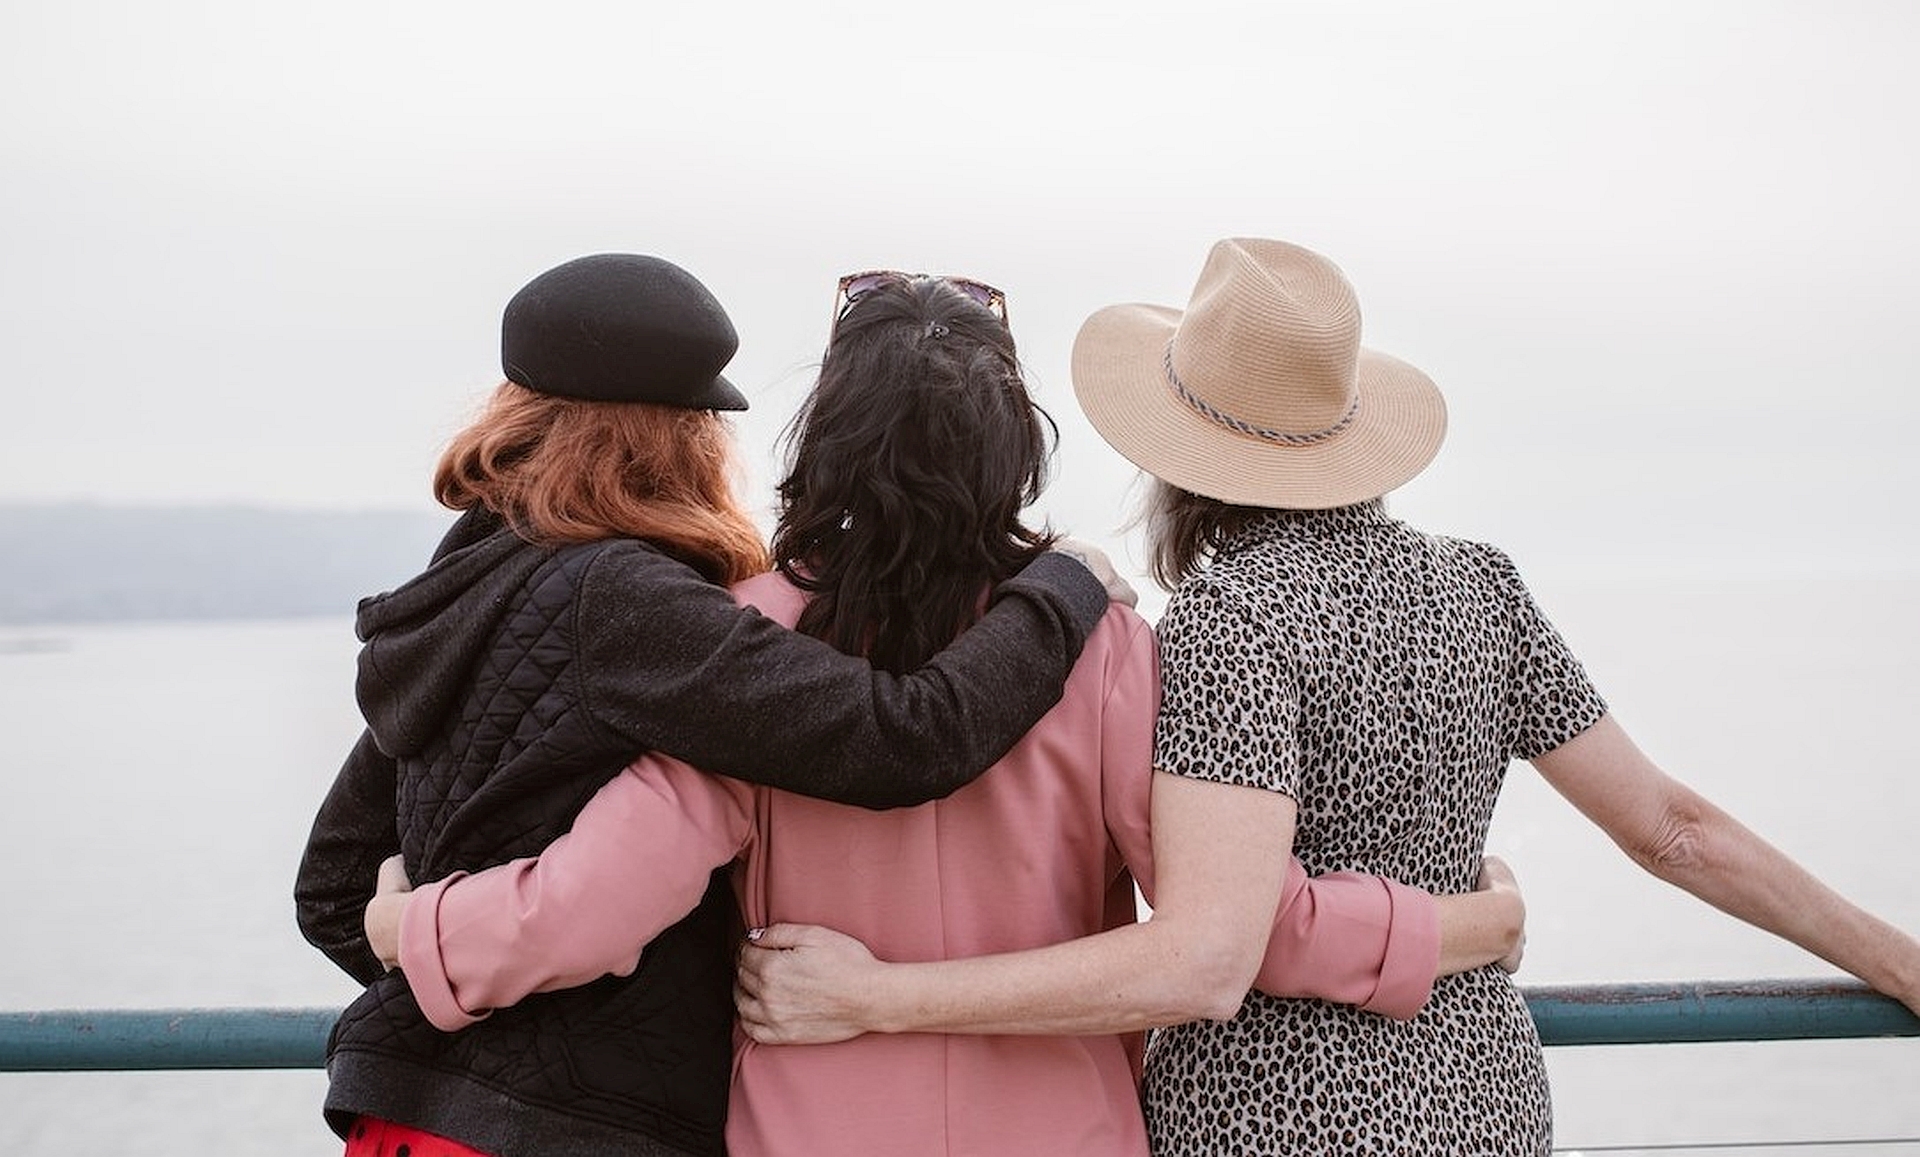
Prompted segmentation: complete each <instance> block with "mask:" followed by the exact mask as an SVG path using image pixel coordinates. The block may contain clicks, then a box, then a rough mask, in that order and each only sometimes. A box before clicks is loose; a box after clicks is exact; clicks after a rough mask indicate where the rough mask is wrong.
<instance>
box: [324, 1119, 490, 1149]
mask: <svg viewBox="0 0 1920 1157" xmlns="http://www.w3.org/2000/svg"><path fill="white" fill-rule="evenodd" d="M347 1157H487V1154H485V1153H482V1152H481V1151H480V1150H478V1149H470V1148H468V1147H467V1146H465V1145H462V1144H461V1143H460V1142H458V1141H449V1140H447V1139H446V1138H445V1137H438V1136H435V1135H434V1134H432V1133H429V1132H427V1131H426V1130H425V1129H415V1128H413V1127H412V1126H411V1125H396V1124H394V1123H393V1122H392V1121H382V1120H380V1119H379V1118H378V1117H362V1118H360V1119H359V1120H357V1121H355V1122H354V1123H353V1131H352V1132H351V1133H348V1134H347Z"/></svg>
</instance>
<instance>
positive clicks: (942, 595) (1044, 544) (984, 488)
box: [773, 278, 1059, 671]
mask: <svg viewBox="0 0 1920 1157" xmlns="http://www.w3.org/2000/svg"><path fill="white" fill-rule="evenodd" d="M1058 434H1059V431H1058V429H1057V428H1056V427H1055V426H1054V423H1053V419H1052V418H1051V417H1049V416H1048V415H1047V413H1046V412H1045V411H1044V410H1042V409H1040V407H1038V406H1036V405H1035V404H1034V403H1033V399H1032V398H1031V397H1029V396H1028V394H1027V386H1026V382H1025V380H1024V379H1023V378H1022V377H1021V373H1020V365H1019V361H1018V358H1017V356H1016V354H1015V352H1014V346H1013V335H1012V334H1011V333H1009V332H1008V330H1007V327H1006V325H1005V324H1004V323H1003V322H1002V321H1001V320H1000V318H998V317H997V316H995V315H994V314H993V313H992V312H990V311H989V310H988V309H987V308H986V307H984V306H982V305H980V304H978V303H976V302H975V301H973V300H972V299H971V298H968V297H967V296H966V295H964V294H962V293H961V292H959V291H958V290H956V289H954V288H953V287H952V286H950V285H947V284H946V283H944V282H942V281H940V280H938V279H937V278H914V279H902V280H901V281H898V282H894V283H890V284H887V285H884V286H882V287H880V288H878V289H875V290H872V291H870V292H868V293H864V294H862V295H860V297H859V298H857V299H856V300H855V301H854V302H853V303H852V304H851V305H850V306H849V307H848V308H847V310H846V313H845V314H844V315H843V316H842V317H841V318H840V321H839V324H838V325H837V326H836V328H835V331H834V335H833V338H832V341H831V342H830V344H829V345H828V347H827V352H826V356H825V358H824V359H823V361H822V363H821V367H820V378H819V381H818V382H816V383H815V385H814V387H813V391H812V393H810V394H809V395H808V396H807V400H806V401H805V403H803V404H802V406H801V407H800V411H799V413H798V414H796V415H795V416H794V418H793V421H792V422H791V423H790V424H789V425H788V427H787V430H786V432H785V434H784V435H783V439H784V441H785V443H786V446H787V455H786V459H787V470H786V477H784V478H783V479H782V480H781V482H780V485H779V494H780V519H779V523H778V525H777V526H776V527H775V528H774V534H773V558H774V565H775V566H777V567H778V568H779V569H780V571H781V573H782V574H784V575H786V576H787V577H788V578H789V579H790V580H791V581H792V582H793V583H794V584H795V585H797V586H799V587H801V588H802V589H804V590H807V591H809V592H812V595H813V597H812V599H811V600H810V601H809V602H808V604H807V608H806V610H805V612H804V613H802V614H801V616H800V621H799V623H798V624H797V626H798V629H799V630H801V631H803V632H805V633H807V634H810V635H813V636H815V637H816V638H820V639H824V640H826V641H827V642H828V643H831V644H832V645H833V646H835V647H836V648H838V649H840V650H842V651H845V652H848V653H851V654H864V655H866V656H867V658H868V659H869V661H871V662H872V663H873V665H874V666H875V667H878V668H881V669H883V670H888V671H907V670H911V669H912V668H914V667H917V666H919V665H921V664H922V663H925V662H926V661H927V660H928V659H930V658H931V657H932V656H933V655H934V654H935V653H936V652H938V651H939V650H940V649H941V648H943V647H945V646H946V645H947V644H948V643H949V642H951V641H952V640H953V637H954V636H955V635H957V634H959V633H960V632H961V631H962V630H964V629H966V627H967V626H968V625H970V624H971V623H972V622H973V621H974V620H975V619H976V618H978V617H979V614H980V611H981V608H982V605H983V602H984V598H985V596H986V593H987V589H988V587H990V586H991V585H992V584H994V583H996V582H999V581H1000V580H1002V579H1005V578H1007V577H1009V576H1011V575H1012V574H1014V573H1015V572H1016V571H1018V570H1019V569H1020V568H1021V567H1023V566H1025V565H1026V564H1027V563H1028V562H1030V561H1032V560H1033V559H1034V558H1035V557H1036V556H1037V555H1039V554H1040V553H1042V552H1043V551H1045V550H1047V549H1048V547H1050V546H1051V545H1052V543H1053V538H1054V536H1053V535H1052V534H1051V533H1050V532H1048V531H1045V530H1040V531H1036V530H1032V529H1030V528H1028V527H1027V526H1025V525H1023V524H1022V523H1021V521H1020V512H1021V510H1022V509H1023V508H1024V507H1025V506H1027V504H1029V503H1031V502H1032V501H1033V500H1034V499H1035V498H1037V497H1039V495H1040V491H1041V490H1042V489H1043V488H1044V487H1045V485H1046V475H1047V468H1048V464H1049V461H1050V458H1051V456H1052V450H1053V443H1054V442H1055V441H1056V440H1057V438H1058Z"/></svg>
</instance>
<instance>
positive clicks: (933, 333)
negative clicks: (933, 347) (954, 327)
mask: <svg viewBox="0 0 1920 1157" xmlns="http://www.w3.org/2000/svg"><path fill="white" fill-rule="evenodd" d="M927 336H928V337H930V338H933V339H934V340H935V341H938V340H939V339H941V338H943V337H945V336H947V327H946V326H944V325H942V324H940V323H939V322H937V321H930V322H928V323H927Z"/></svg>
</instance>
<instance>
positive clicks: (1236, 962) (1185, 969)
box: [1167, 937, 1265, 1024]
mask: <svg viewBox="0 0 1920 1157" xmlns="http://www.w3.org/2000/svg"><path fill="white" fill-rule="evenodd" d="M1264 947H1265V945H1264V943H1262V944H1260V945H1247V944H1239V943H1234V942H1232V941H1230V940H1228V939H1227V938H1224V937H1200V938H1195V939H1193V940H1191V941H1190V942H1189V943H1188V944H1187V945H1186V949H1185V951H1183V952H1182V953H1181V954H1180V958H1179V959H1178V960H1177V961H1175V962H1174V963H1173V964H1172V965H1170V969H1171V970H1172V972H1173V975H1174V977H1175V978H1177V980H1176V988H1175V991H1174V992H1173V993H1172V994H1171V996H1172V1000H1171V1002H1170V1006H1169V1013H1170V1015H1169V1016H1168V1018H1167V1023H1169V1024H1177V1023H1181V1022H1184V1021H1191V1020H1213V1021H1226V1020H1232V1019H1233V1018H1234V1017H1235V1016H1236V1015H1238V1014H1239V1012H1240V1006H1241V1005H1242V1004H1244V1003H1245V1002H1246V999H1247V990H1248V989H1250V988H1252V987H1253V980H1254V977H1255V976H1256V975H1257V974H1258V973H1259V971H1260V959H1261V950H1263V949H1264Z"/></svg>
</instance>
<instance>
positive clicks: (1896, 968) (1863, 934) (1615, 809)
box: [1533, 714, 1920, 1013]
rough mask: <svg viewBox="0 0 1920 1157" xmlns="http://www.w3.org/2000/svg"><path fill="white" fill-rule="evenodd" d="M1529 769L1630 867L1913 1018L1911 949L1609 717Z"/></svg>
mask: <svg viewBox="0 0 1920 1157" xmlns="http://www.w3.org/2000/svg"><path fill="white" fill-rule="evenodd" d="M1533 764H1534V766H1535V767H1536V768H1537V769H1539V771H1540V774H1541V775H1542V776H1543V777H1545V779H1546V781H1547V782H1548V783H1549V784H1551V785H1553V788H1554V790H1556V791H1558V792H1559V793H1560V794H1561V795H1563V796H1565V797H1566V798H1567V800H1568V801H1569V802H1570V803H1572V804H1573V806H1574V807H1576V808H1578V809H1579V810H1580V812H1581V813H1582V814H1584V815H1585V816H1586V817H1587V818H1588V819H1590V820H1592V821H1593V822H1594V823H1595V824H1596V825H1598V826H1599V827H1600V829H1601V830H1602V831H1604V832H1606V833H1607V835H1608V836H1609V837H1611V838H1612V839H1613V841H1614V842H1615V843H1616V844H1618V845H1619V846H1620V848H1621V850H1622V851H1624V852H1625V853H1626V854H1627V856H1628V857H1629V858H1630V859H1632V860H1633V862H1634V863H1636V864H1639V865H1640V866H1641V867H1642V868H1644V869H1646V870H1647V871H1648V872H1650V873H1652V874H1653V875H1655V876H1657V877H1659V878H1660V879H1662V880H1665V881H1667V882H1668V883H1670V884H1673V885H1675V886H1676V887H1679V888H1682V889H1684V890H1685V891H1687V892H1690V893H1692V894H1693V895H1695V896H1697V897H1699V898H1700V899H1702V900H1704V901H1706V902H1707V903H1709V904H1711V905H1713V906H1714V907H1715V908H1718V909H1720V910H1721V911H1722V912H1725V913H1727V914H1728V915H1730V916H1733V917H1735V918H1737V919H1740V920H1744V921H1746V922H1747V923H1749V924H1751V925H1753V926H1754V927H1756V928H1760V929H1763V930H1765V931H1767V932H1771V933H1773V934H1774V935H1776V936H1779V937H1781V938H1782V939H1784V940H1787V941H1789V942H1791V943H1793V944H1797V945H1799V946H1800V947H1802V948H1804V949H1806V950H1807V951H1809V952H1811V953H1813V954H1814V955H1816V956H1818V957H1820V958H1821V959H1823V960H1826V961H1827V962H1828V963H1831V964H1834V965H1836V966H1838V967H1840V968H1843V969H1845V970H1846V971H1848V972H1850V973H1852V974H1853V975H1855V976H1857V977H1859V978H1860V979H1861V980H1864V981H1866V982H1867V983H1868V984H1870V985H1872V986H1873V987H1874V988H1875V989H1878V990H1879V991H1881V992H1883V993H1886V994H1887V995H1888V996H1891V997H1893V998H1895V999H1896V1000H1899V1001H1901V1002H1902V1003H1903V1004H1905V1005H1906V1006H1907V1007H1908V1008H1911V1009H1913V1010H1914V1012H1916V1013H1920V941H1916V940H1915V939H1914V937H1913V936H1911V935H1909V934H1907V933H1906V932H1904V931H1902V930H1900V929H1898V928H1895V927H1894V926H1893V925H1891V924H1888V923H1887V922H1886V921H1884V920H1882V919H1880V918H1879V917H1877V916H1874V915H1873V914H1872V913H1870V912H1867V911H1865V910H1863V909H1862V908H1860V907H1859V906H1858V905H1856V904H1854V903H1853V902H1851V901H1849V900H1848V899H1846V898H1845V897H1844V896H1841V895H1840V894H1839V893H1837V892H1835V891H1834V890H1833V889H1832V888H1830V887H1828V886H1827V885H1826V884H1824V883H1822V882H1821V881H1820V880H1818V879H1817V878H1815V877H1814V875H1813V874H1812V873H1811V872H1809V871H1807V870H1806V869H1805V868H1803V867H1801V866H1800V865H1799V864H1798V863H1796V862H1795V861H1794V860H1793V859H1792V858H1791V857H1789V856H1787V855H1786V854H1785V853H1783V852H1781V851H1780V850H1779V849H1778V848H1775V847H1774V846H1773V845H1772V844H1770V843H1768V842H1767V841H1766V840H1764V839H1762V838H1760V836H1758V835H1756V834H1755V833H1754V832H1753V831H1752V830H1750V829H1749V828H1747V827H1746V826H1745V825H1743V824H1742V823H1740V821H1739V820H1737V819H1735V818H1734V817H1733V816H1731V815H1729V814H1727V813H1726V812H1725V811H1723V810H1721V809H1720V808H1718V807H1716V806H1715V805H1714V804H1713V803H1712V801H1710V800H1708V799H1706V798H1705V797H1704V796H1702V795H1700V794H1699V793H1698V792H1696V791H1694V790H1693V789H1692V788H1689V787H1687V786H1686V785H1685V784H1683V783H1681V782H1679V781H1678V780H1675V779H1674V778H1673V777H1671V776H1669V775H1667V774H1666V773H1665V772H1664V771H1662V770H1660V768H1659V767H1658V766H1656V765H1655V764H1654V762H1653V761H1652V760H1650V759H1648V758H1647V757H1646V755H1644V754H1643V753H1642V752H1641V751H1640V749H1639V747H1638V746H1636V745H1635V744H1634V742H1633V740H1632V739H1631V738H1630V737H1629V736H1628V735H1627V732H1626V730H1625V729H1624V728H1622V727H1621V726H1620V724H1619V723H1618V722H1617V721H1615V720H1614V718H1613V716H1612V715H1610V714H1609V715H1605V716H1603V717H1601V719H1600V721H1599V722H1598V723H1595V724H1594V725H1593V726H1592V727H1590V728H1588V729H1587V730H1586V731H1584V732H1582V733H1581V734H1579V735H1577V736H1575V737H1574V738H1572V739H1570V740H1568V741H1566V742H1565V743H1562V744H1561V745H1559V746H1558V747H1555V748H1554V749H1553V750H1551V751H1548V752H1545V753H1544V754H1540V755H1536V756H1535V757H1534V759H1533Z"/></svg>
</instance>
